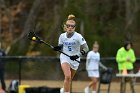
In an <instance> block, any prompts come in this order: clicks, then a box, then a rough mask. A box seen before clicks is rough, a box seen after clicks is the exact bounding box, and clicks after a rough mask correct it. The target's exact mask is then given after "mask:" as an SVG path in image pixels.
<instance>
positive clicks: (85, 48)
mask: <svg viewBox="0 0 140 93" xmlns="http://www.w3.org/2000/svg"><path fill="white" fill-rule="evenodd" d="M79 42H80V45H81V46H80V54H79V56H82V55H85V54H86V53H87V52H88V51H89V48H88V45H87V43H86V41H85V39H84V38H83V37H82V36H81V35H80V36H79Z"/></svg>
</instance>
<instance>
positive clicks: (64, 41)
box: [54, 15, 88, 93]
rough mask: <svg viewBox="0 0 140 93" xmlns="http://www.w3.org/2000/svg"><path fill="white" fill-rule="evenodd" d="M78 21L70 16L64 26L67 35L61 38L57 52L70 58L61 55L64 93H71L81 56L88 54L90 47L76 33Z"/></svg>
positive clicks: (56, 48)
mask: <svg viewBox="0 0 140 93" xmlns="http://www.w3.org/2000/svg"><path fill="white" fill-rule="evenodd" d="M75 27H76V21H75V16H74V15H69V16H68V19H67V20H66V22H65V24H64V30H65V31H66V32H65V33H62V34H61V35H60V37H59V45H58V46H56V47H54V50H55V51H58V50H61V51H63V52H64V53H66V54H68V55H70V57H68V56H66V55H64V54H62V53H61V54H60V61H61V67H62V70H63V73H64V76H65V78H64V93H70V85H71V81H72V79H73V77H74V75H75V73H76V70H77V69H78V66H79V63H78V62H77V61H75V60H78V61H80V56H82V55H84V54H85V53H87V52H88V46H87V43H86V41H85V39H84V38H83V37H82V35H81V34H79V33H77V32H76V31H75Z"/></svg>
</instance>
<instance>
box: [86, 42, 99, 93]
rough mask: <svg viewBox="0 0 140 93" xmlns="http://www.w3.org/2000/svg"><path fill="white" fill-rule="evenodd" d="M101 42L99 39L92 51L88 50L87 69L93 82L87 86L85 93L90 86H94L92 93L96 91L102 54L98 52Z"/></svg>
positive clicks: (87, 92)
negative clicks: (99, 42)
mask: <svg viewBox="0 0 140 93" xmlns="http://www.w3.org/2000/svg"><path fill="white" fill-rule="evenodd" d="M98 50H99V44H98V42H97V41H95V42H94V44H93V49H92V51H90V52H88V54H87V60H86V70H87V72H88V77H90V79H91V82H90V83H89V85H88V86H87V87H86V88H85V90H84V91H85V93H89V88H92V93H96V86H97V83H98V78H99V62H100V54H99V52H98Z"/></svg>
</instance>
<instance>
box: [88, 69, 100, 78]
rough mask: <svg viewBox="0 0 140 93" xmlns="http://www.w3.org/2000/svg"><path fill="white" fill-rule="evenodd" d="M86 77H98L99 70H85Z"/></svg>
mask: <svg viewBox="0 0 140 93" xmlns="http://www.w3.org/2000/svg"><path fill="white" fill-rule="evenodd" d="M87 72H88V77H97V78H98V77H99V70H87Z"/></svg>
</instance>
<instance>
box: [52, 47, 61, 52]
mask: <svg viewBox="0 0 140 93" xmlns="http://www.w3.org/2000/svg"><path fill="white" fill-rule="evenodd" d="M61 49H62V46H55V47H53V50H54V51H60V50H61Z"/></svg>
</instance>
